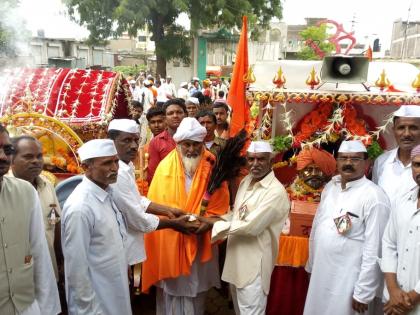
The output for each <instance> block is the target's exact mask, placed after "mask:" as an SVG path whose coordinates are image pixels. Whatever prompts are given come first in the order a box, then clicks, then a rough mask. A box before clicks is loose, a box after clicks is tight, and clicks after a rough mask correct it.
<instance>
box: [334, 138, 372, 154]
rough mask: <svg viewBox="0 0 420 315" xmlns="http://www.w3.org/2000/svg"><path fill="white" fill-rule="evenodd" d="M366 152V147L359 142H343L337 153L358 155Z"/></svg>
mask: <svg viewBox="0 0 420 315" xmlns="http://www.w3.org/2000/svg"><path fill="white" fill-rule="evenodd" d="M359 152H367V150H366V147H365V146H364V145H363V143H362V142H361V141H359V140H349V141H343V142H342V143H341V145H340V148H339V149H338V153H359Z"/></svg>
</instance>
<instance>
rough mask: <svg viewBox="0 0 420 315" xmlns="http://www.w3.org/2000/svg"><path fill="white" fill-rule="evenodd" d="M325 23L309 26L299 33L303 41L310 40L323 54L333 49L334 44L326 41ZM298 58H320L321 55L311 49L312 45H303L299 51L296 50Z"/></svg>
mask: <svg viewBox="0 0 420 315" xmlns="http://www.w3.org/2000/svg"><path fill="white" fill-rule="evenodd" d="M327 30H328V28H327V25H326V24H321V25H320V26H309V27H308V28H307V29H306V30H303V31H302V32H300V33H299V35H300V36H301V37H302V39H303V40H305V42H306V41H307V40H312V41H313V42H314V43H315V44H316V45H318V47H319V49H320V50H322V51H323V52H324V53H325V55H329V54H330V53H331V52H333V51H334V50H335V46H334V45H333V44H332V43H330V42H329V41H328V38H329V34H328V32H327ZM298 59H303V60H320V59H321V57H320V56H319V55H318V54H317V53H316V52H315V51H314V50H313V49H312V47H310V46H308V45H305V47H303V48H302V50H301V51H299V52H298Z"/></svg>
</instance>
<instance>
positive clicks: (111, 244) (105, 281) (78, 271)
mask: <svg viewBox="0 0 420 315" xmlns="http://www.w3.org/2000/svg"><path fill="white" fill-rule="evenodd" d="M111 193H112V188H108V189H107V191H105V190H103V189H101V188H100V187H99V186H97V185H96V184H95V183H93V182H92V181H90V180H89V179H88V178H87V177H83V180H82V182H81V183H80V184H79V185H78V186H77V187H76V188H75V190H74V191H73V192H72V193H71V195H70V196H69V197H68V199H67V200H66V203H65V204H64V208H63V217H62V220H61V241H62V246H63V254H64V266H65V273H66V296H67V304H68V310H69V315H99V314H100V315H114V314H119V315H131V314H132V313H131V304H130V293H129V287H128V275H127V268H128V264H127V258H126V254H125V248H124V239H125V238H126V228H125V223H124V219H123V216H122V214H121V213H120V211H118V209H117V207H116V206H115V204H114V203H113V201H112V200H111V198H110V196H111Z"/></svg>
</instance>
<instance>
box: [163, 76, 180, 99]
mask: <svg viewBox="0 0 420 315" xmlns="http://www.w3.org/2000/svg"><path fill="white" fill-rule="evenodd" d="M162 85H163V87H164V89H165V90H166V95H168V98H175V97H177V94H176V88H175V84H174V83H173V82H172V77H171V76H170V75H167V76H166V81H165V83H163V84H162Z"/></svg>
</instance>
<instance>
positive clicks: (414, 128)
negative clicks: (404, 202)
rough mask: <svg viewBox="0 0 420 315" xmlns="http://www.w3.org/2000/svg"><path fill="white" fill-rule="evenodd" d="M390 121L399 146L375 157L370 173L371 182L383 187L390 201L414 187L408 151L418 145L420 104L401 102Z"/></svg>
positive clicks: (419, 139) (419, 142) (419, 136)
mask: <svg viewBox="0 0 420 315" xmlns="http://www.w3.org/2000/svg"><path fill="white" fill-rule="evenodd" d="M393 121H394V127H393V131H394V137H395V140H396V141H397V144H398V147H397V148H395V149H393V150H391V151H388V152H385V153H383V154H382V155H380V156H379V157H378V158H377V159H376V161H375V164H374V167H373V174H372V181H373V182H375V183H376V184H378V185H379V186H380V187H382V189H383V190H385V192H386V193H387V195H388V198H389V199H390V200H391V202H392V201H393V200H394V199H395V198H397V197H398V196H400V195H402V194H405V193H407V192H408V191H410V190H411V189H412V188H414V187H416V182H415V181H414V180H413V177H412V176H411V158H410V153H411V150H412V149H413V148H414V147H415V146H416V145H418V144H420V106H419V105H402V106H401V107H400V108H399V109H398V110H397V111H396V112H394V120H393Z"/></svg>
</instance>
